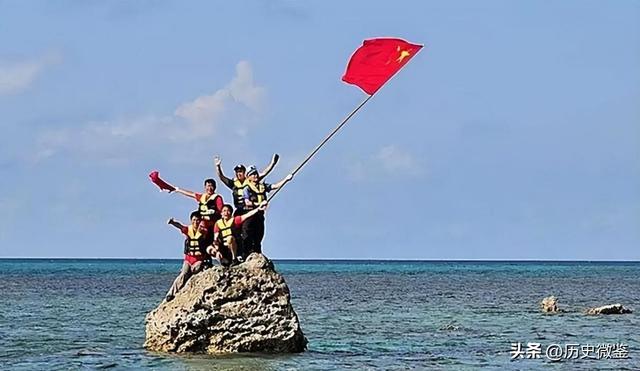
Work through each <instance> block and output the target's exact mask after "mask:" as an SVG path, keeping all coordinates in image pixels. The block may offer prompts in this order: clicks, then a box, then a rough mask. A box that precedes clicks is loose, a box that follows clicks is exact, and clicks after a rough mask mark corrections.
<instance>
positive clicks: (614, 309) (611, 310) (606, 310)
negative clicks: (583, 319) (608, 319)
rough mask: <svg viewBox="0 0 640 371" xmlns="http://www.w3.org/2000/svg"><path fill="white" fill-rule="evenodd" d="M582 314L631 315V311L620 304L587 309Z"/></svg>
mask: <svg viewBox="0 0 640 371" xmlns="http://www.w3.org/2000/svg"><path fill="white" fill-rule="evenodd" d="M584 312H585V314H588V315H597V314H626V313H633V311H632V310H631V309H629V308H625V307H624V306H623V305H622V304H609V305H604V306H602V307H596V308H589V309H587V310H585V311H584Z"/></svg>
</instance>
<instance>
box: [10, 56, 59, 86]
mask: <svg viewBox="0 0 640 371" xmlns="http://www.w3.org/2000/svg"><path fill="white" fill-rule="evenodd" d="M60 60H61V57H60V56H59V55H58V54H48V55H45V56H44V57H41V58H38V59H34V60H27V61H21V62H14V63H9V62H3V61H0V95H8V94H16V93H20V92H22V91H24V90H26V89H28V88H29V86H31V84H32V83H33V82H34V81H35V80H36V78H37V77H38V76H39V75H40V74H41V73H42V71H43V70H44V69H45V67H47V66H50V65H52V64H56V63H59V62H60Z"/></svg>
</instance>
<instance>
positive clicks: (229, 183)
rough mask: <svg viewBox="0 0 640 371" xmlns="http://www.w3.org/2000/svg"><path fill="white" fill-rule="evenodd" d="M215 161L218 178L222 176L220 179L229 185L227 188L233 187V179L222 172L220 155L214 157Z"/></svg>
mask: <svg viewBox="0 0 640 371" xmlns="http://www.w3.org/2000/svg"><path fill="white" fill-rule="evenodd" d="M213 163H214V165H215V168H216V173H217V174H218V178H220V180H221V181H222V183H223V184H224V185H225V186H227V188H229V189H233V180H231V179H229V178H227V177H226V176H224V174H223V173H222V160H220V157H219V156H216V157H214V158H213Z"/></svg>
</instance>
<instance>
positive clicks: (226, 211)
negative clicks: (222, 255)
mask: <svg viewBox="0 0 640 371" xmlns="http://www.w3.org/2000/svg"><path fill="white" fill-rule="evenodd" d="M266 208H267V201H263V202H262V203H261V204H260V205H259V206H258V207H257V208H255V209H253V210H251V211H249V212H248V213H245V214H242V215H237V216H235V217H232V215H233V207H232V206H231V205H228V204H227V205H224V206H223V207H222V217H221V218H220V219H218V221H217V222H216V224H215V225H214V227H213V233H214V234H213V241H214V242H213V243H214V247H215V248H216V249H218V250H223V249H224V250H227V251H228V253H230V254H231V262H232V263H235V262H238V261H239V259H238V239H239V238H238V236H239V234H240V233H239V232H240V231H239V228H240V226H241V225H242V223H244V221H245V220H247V219H249V218H251V217H252V216H254V215H256V214H257V213H258V212H264V211H265V210H266ZM220 264H222V261H220ZM223 265H224V264H223Z"/></svg>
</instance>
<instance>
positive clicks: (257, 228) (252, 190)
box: [241, 166, 293, 256]
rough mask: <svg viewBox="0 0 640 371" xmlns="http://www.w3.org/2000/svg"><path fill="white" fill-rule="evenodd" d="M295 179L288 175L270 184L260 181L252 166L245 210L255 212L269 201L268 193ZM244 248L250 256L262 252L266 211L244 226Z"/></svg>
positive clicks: (248, 178) (242, 235)
mask: <svg viewBox="0 0 640 371" xmlns="http://www.w3.org/2000/svg"><path fill="white" fill-rule="evenodd" d="M291 179H293V174H289V175H287V176H286V177H285V178H284V179H282V180H281V181H279V182H277V183H274V184H269V183H264V182H262V181H260V178H259V175H258V169H256V167H255V166H251V167H250V168H249V171H248V172H247V186H246V188H245V189H244V207H245V210H254V209H256V208H258V207H259V206H260V204H262V202H263V201H266V200H267V193H268V192H271V191H273V190H276V189H278V188H280V187H282V186H283V185H284V184H285V183H287V182H288V181H290V180H291ZM241 237H242V248H243V249H244V253H245V254H246V255H247V256H248V255H249V254H251V253H252V252H259V253H261V252H262V238H263V237H264V211H258V213H257V214H256V215H255V216H254V217H253V218H251V219H249V220H247V221H246V222H245V223H243V224H242V234H241Z"/></svg>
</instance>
